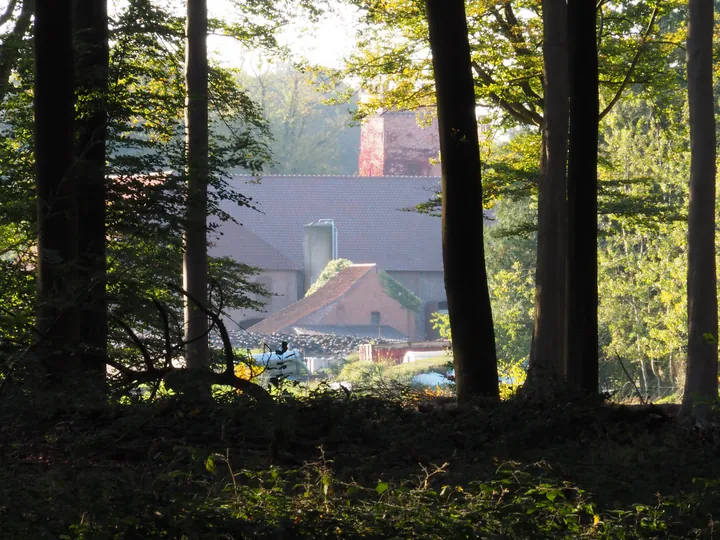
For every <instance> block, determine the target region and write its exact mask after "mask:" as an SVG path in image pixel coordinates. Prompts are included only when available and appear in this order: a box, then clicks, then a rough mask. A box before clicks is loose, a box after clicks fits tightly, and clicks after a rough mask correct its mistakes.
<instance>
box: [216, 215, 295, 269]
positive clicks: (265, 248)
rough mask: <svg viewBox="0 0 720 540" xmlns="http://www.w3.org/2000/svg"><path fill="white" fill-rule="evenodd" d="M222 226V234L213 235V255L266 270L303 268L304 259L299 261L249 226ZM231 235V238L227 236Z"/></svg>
mask: <svg viewBox="0 0 720 540" xmlns="http://www.w3.org/2000/svg"><path fill="white" fill-rule="evenodd" d="M232 225H233V226H232V228H229V227H228V226H227V225H225V226H223V228H222V232H223V234H222V236H218V235H217V234H215V235H212V236H211V239H212V241H213V244H214V245H213V246H212V247H211V249H210V254H211V255H212V256H213V257H232V258H233V259H235V260H236V261H239V262H241V263H245V264H248V265H250V266H260V267H261V268H264V269H266V270H302V269H303V267H302V261H300V263H297V262H295V261H293V260H291V259H289V258H288V257H286V256H285V255H284V254H283V253H281V252H280V251H279V250H278V249H275V248H274V247H273V246H271V245H270V244H268V243H267V242H265V240H263V239H262V238H260V237H259V236H258V235H256V234H255V233H253V232H252V231H251V230H250V229H248V228H247V227H244V226H242V225H236V224H232ZM226 235H230V238H225V236H226Z"/></svg>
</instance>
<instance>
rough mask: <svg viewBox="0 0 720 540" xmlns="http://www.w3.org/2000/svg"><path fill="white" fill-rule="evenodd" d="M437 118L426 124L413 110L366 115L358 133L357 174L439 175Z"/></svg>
mask: <svg viewBox="0 0 720 540" xmlns="http://www.w3.org/2000/svg"><path fill="white" fill-rule="evenodd" d="M439 152H440V140H439V138H438V131H437V121H435V122H434V123H433V124H432V125H431V126H428V127H426V128H423V127H420V126H419V125H418V124H417V121H416V116H415V113H414V112H386V113H384V114H382V115H380V116H374V117H371V118H368V119H367V120H366V121H365V122H364V123H363V125H362V129H361V133H360V162H359V174H360V176H440V165H439V164H437V165H433V164H431V163H430V159H437V158H438V155H439Z"/></svg>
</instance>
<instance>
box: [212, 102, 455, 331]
mask: <svg viewBox="0 0 720 540" xmlns="http://www.w3.org/2000/svg"><path fill="white" fill-rule="evenodd" d="M438 155H439V139H438V134H437V125H436V123H433V125H431V126H429V127H427V128H422V127H420V126H419V125H418V123H417V121H416V115H415V113H413V112H404V111H386V112H383V113H381V114H379V115H377V116H374V117H372V118H369V119H368V120H366V121H365V122H364V123H363V125H362V128H361V142H360V157H359V163H358V164H359V171H360V174H359V176H302V175H296V176H265V177H262V179H261V181H260V182H256V181H254V179H253V178H252V177H249V176H237V177H235V178H234V179H233V182H232V183H233V184H234V186H233V187H235V188H236V189H237V190H238V191H240V192H241V193H242V194H243V195H245V196H247V197H250V198H251V199H252V203H253V204H254V205H255V206H256V208H257V209H258V210H260V211H259V212H258V211H255V210H253V209H250V208H237V207H236V206H234V205H231V204H226V205H225V207H224V209H225V210H226V211H227V212H228V213H230V214H231V215H232V216H233V217H234V218H235V219H236V220H237V221H238V222H239V223H242V224H243V226H238V225H237V224H233V223H225V224H223V225H222V227H221V229H220V232H222V235H221V236H219V237H218V238H217V240H216V242H215V245H214V246H213V248H212V249H211V255H214V256H223V255H225V256H230V257H233V258H234V259H236V260H238V261H240V262H243V263H246V264H249V265H251V266H256V267H259V268H261V269H262V270H263V273H262V274H261V275H260V276H259V277H258V281H259V282H261V283H262V284H263V285H265V287H266V288H267V289H268V290H269V291H270V292H272V293H273V296H272V297H271V298H270V299H268V300H266V302H267V304H266V308H265V310H264V311H263V312H252V311H247V310H245V311H237V312H234V313H231V314H230V316H231V318H232V320H233V321H235V322H238V323H240V324H241V325H243V326H244V327H246V328H247V327H249V326H252V325H256V324H257V323H259V322H260V321H261V320H262V319H264V318H265V317H270V316H272V315H273V314H276V313H277V312H280V311H281V310H284V309H286V308H287V307H288V306H290V305H291V304H294V303H295V302H297V301H298V300H301V299H302V298H303V297H304V295H305V291H307V289H308V288H309V287H310V285H311V284H312V283H313V282H314V280H315V279H316V278H317V276H318V274H319V273H320V271H322V269H323V268H324V266H325V264H327V262H329V261H330V260H333V259H336V258H345V259H350V260H351V261H353V263H356V264H374V265H376V268H377V269H379V270H384V271H387V273H388V274H389V275H390V276H392V277H393V278H395V279H396V280H398V281H399V282H400V283H402V284H403V285H404V286H405V287H407V288H408V289H409V290H411V291H412V292H413V293H414V294H415V295H416V296H418V297H419V298H420V299H421V300H422V302H423V305H422V307H421V309H420V311H419V313H418V314H417V315H416V316H415V320H414V323H413V326H412V328H410V327H408V328H407V329H406V330H401V329H400V328H398V329H397V330H398V331H400V332H402V333H404V332H405V331H407V332H409V334H406V336H407V337H409V338H411V339H424V338H434V337H437V334H436V333H435V332H434V331H433V330H432V328H431V324H430V323H429V319H430V315H431V313H432V312H433V311H436V310H438V309H443V308H445V307H446V306H447V304H446V296H445V284H444V278H443V263H442V242H441V236H440V219H438V218H437V217H431V216H427V215H421V214H418V213H417V212H411V211H408V210H409V209H411V208H413V207H415V206H416V205H418V204H420V203H423V202H426V201H427V200H429V199H430V198H432V196H433V193H434V192H435V191H436V190H437V189H438V188H439V181H440V178H439V174H440V166H439V165H437V164H433V163H431V160H432V159H437V158H438ZM365 311H367V310H365ZM377 311H378V310H371V311H370V312H368V313H372V312H377ZM363 313H364V312H363ZM368 313H364V314H363V315H362V317H364V318H365V319H368V320H367V321H366V322H365V323H364V324H368V325H370V324H371V322H372V321H371V320H370V319H369V315H368ZM229 322H230V324H232V322H231V321H229ZM328 324H329V323H328ZM328 324H324V326H327V325H328ZM353 324H355V325H360V324H361V321H360V320H358V321H356V322H354V323H353ZM318 325H320V323H318ZM318 325H315V326H318ZM311 326H312V325H311ZM320 326H323V325H320ZM331 326H332V325H331ZM258 328H262V326H260V327H258ZM403 328H405V327H404V326H403Z"/></svg>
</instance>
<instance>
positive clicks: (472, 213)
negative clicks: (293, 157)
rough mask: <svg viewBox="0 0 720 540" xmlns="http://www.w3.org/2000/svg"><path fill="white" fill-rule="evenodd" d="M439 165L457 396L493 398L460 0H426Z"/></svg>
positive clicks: (471, 96) (476, 156)
mask: <svg viewBox="0 0 720 540" xmlns="http://www.w3.org/2000/svg"><path fill="white" fill-rule="evenodd" d="M426 8H427V19H428V26H429V29H430V48H431V50H432V56H433V71H434V76H435V93H436V97H437V111H438V126H439V131H440V155H441V156H442V159H441V166H442V241H443V263H444V267H445V290H446V292H447V299H448V311H449V314H450V327H451V328H452V340H453V355H454V362H455V376H456V383H457V384H456V389H457V399H458V402H459V403H466V402H468V401H469V400H471V399H472V398H474V397H478V396H484V397H490V398H493V399H497V398H498V396H499V391H498V375H497V358H496V353H495V334H494V330H493V321H492V311H491V308H490V295H489V293H488V288H487V274H486V269H485V253H484V247H483V211H482V183H481V170H480V149H479V143H478V128H477V119H476V117H475V91H474V84H473V77H472V71H471V67H470V45H469V43H468V28H467V20H466V18H465V3H464V1H463V0H427V2H426Z"/></svg>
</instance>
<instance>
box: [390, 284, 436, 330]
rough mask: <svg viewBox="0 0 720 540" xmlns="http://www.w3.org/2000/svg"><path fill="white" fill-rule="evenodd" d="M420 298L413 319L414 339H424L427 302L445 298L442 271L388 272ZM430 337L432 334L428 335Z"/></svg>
mask: <svg viewBox="0 0 720 540" xmlns="http://www.w3.org/2000/svg"><path fill="white" fill-rule="evenodd" d="M388 274H390V275H391V276H392V277H394V278H395V279H397V280H398V281H399V282H400V283H402V284H403V285H405V286H406V287H407V288H408V289H410V290H411V291H412V292H414V293H415V295H416V296H417V297H418V298H420V300H422V302H423V305H422V308H421V309H420V312H419V313H418V314H417V317H416V321H415V328H416V330H415V334H416V336H417V337H416V339H426V338H427V337H428V336H427V335H426V327H427V322H428V321H427V315H426V309H427V306H428V304H430V303H436V302H442V301H445V300H447V295H446V294H445V277H444V274H443V272H395V271H391V272H388ZM430 337H432V336H430Z"/></svg>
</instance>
